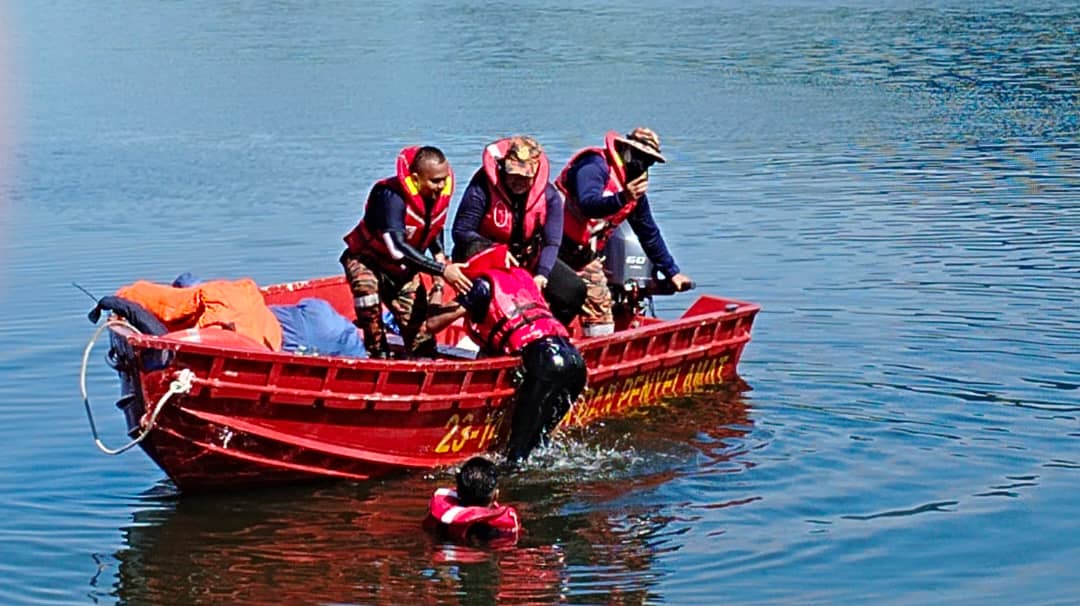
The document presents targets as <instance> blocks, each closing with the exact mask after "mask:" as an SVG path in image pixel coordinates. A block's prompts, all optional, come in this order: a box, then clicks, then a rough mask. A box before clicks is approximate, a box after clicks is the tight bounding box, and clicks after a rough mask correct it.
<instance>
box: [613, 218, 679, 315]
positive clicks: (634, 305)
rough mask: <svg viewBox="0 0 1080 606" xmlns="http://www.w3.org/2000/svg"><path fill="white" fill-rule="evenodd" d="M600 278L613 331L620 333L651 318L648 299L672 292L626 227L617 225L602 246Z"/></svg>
mask: <svg viewBox="0 0 1080 606" xmlns="http://www.w3.org/2000/svg"><path fill="white" fill-rule="evenodd" d="M601 254H603V255H604V257H605V258H604V275H605V276H607V282H608V288H610V289H611V298H612V302H613V304H614V305H613V311H614V315H615V328H616V330H621V329H623V328H626V327H627V326H629V325H631V324H632V323H633V320H634V318H635V317H641V316H644V315H645V313H646V310H647V311H648V313H649V314H650V315H653V316H655V315H656V312H655V310H654V309H653V302H652V296H653V295H654V294H671V293H674V292H675V290H674V289H673V288H672V287H671V285H670V283H668V282H667V281H666V280H661V279H660V277H659V276H658V275H657V272H656V269H655V268H654V267H653V264H652V261H650V260H649V256H648V255H646V254H645V250H644V249H643V248H642V247H641V242H639V241H638V237H637V234H635V233H634V230H633V229H631V228H630V225H629V224H628V223H625V222H624V223H620V224H619V226H618V227H617V228H615V231H614V233H612V234H611V237H610V238H609V239H608V241H607V245H606V246H604V252H603V253H601Z"/></svg>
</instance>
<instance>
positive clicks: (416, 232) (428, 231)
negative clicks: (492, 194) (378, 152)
mask: <svg viewBox="0 0 1080 606" xmlns="http://www.w3.org/2000/svg"><path fill="white" fill-rule="evenodd" d="M419 150H420V148H419V147H406V148H405V149H403V150H401V152H400V153H398V157H397V175H395V176H393V177H387V178H386V179H382V180H381V181H378V182H377V183H375V186H374V187H372V188H371V193H369V194H368V199H367V203H366V204H365V208H364V210H365V214H366V213H367V204H371V199H372V194H374V193H375V192H376V191H377V190H379V189H381V188H384V187H385V188H388V189H390V190H392V191H393V192H395V193H396V194H398V195H399V196H401V197H402V199H403V200H405V242H406V243H408V244H409V245H410V246H412V247H413V248H415V249H416V250H418V251H420V252H421V253H423V252H424V251H425V250H426V249H427V247H428V246H431V243H432V242H434V241H435V238H437V237H438V236H439V234H440V233H442V230H443V226H444V225H445V224H446V214H447V211H448V210H449V208H450V198H451V196H452V195H453V193H454V171H453V170H452V169H451V171H450V175H449V176H448V177H447V179H446V185H444V186H443V189H442V191H441V192H439V198H438V199H437V200H436V201H435V206H434V208H432V209H431V215H430V217H426V216H425V215H426V214H427V203H426V202H425V201H424V199H423V198H422V197H420V188H419V186H418V185H417V183H416V180H415V179H413V177H412V173H411V172H410V170H409V166H410V165H411V164H412V161H413V158H415V157H416V152H417V151H419ZM344 240H345V244H347V245H348V247H349V252H351V253H353V254H357V255H360V256H361V257H363V259H364V261H366V262H370V263H372V264H374V265H376V266H377V267H378V268H379V269H380V270H382V271H384V272H386V273H388V274H390V275H393V276H402V275H406V274H408V273H409V269H408V267H407V266H406V265H405V264H403V263H401V262H399V260H398V259H394V258H393V255H392V254H391V253H390V249H389V247H388V246H387V245H386V241H385V240H384V239H383V234H381V233H375V232H373V231H371V229H370V228H369V227H368V225H367V223H365V222H364V220H363V219H361V220H360V222H359V223H357V224H356V227H354V228H353V230H352V231H350V232H349V233H348V234H346V235H345V238H344Z"/></svg>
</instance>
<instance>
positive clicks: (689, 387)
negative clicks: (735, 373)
mask: <svg viewBox="0 0 1080 606" xmlns="http://www.w3.org/2000/svg"><path fill="white" fill-rule="evenodd" d="M727 360H728V357H727V356H723V357H720V358H716V359H706V360H697V361H695V362H692V363H690V364H689V365H687V366H684V367H681V368H680V367H673V368H660V369H657V370H652V371H649V372H647V373H642V374H639V375H633V376H629V377H623V378H621V379H617V380H615V381H612V382H610V383H607V384H606V385H603V386H602V387H600V388H599V389H596V390H595V391H592V392H590V393H589V394H588V395H587V396H586V398H585V399H584V400H583V401H582V402H581V403H580V404H578V405H577V406H575V407H574V409H573V410H572V412H571V413H570V421H569V422H570V423H575V424H584V423H586V422H588V421H590V420H592V419H594V418H597V417H602V416H606V415H609V414H611V413H612V412H618V411H621V410H623V409H624V408H627V407H629V406H632V405H635V404H638V403H645V402H652V401H654V400H659V399H661V398H666V397H670V396H674V395H678V394H683V393H689V392H692V391H695V390H697V389H698V388H700V387H702V386H704V385H712V384H716V383H721V382H723V377H724V364H726V363H727Z"/></svg>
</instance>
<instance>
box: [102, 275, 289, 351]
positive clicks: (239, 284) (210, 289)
mask: <svg viewBox="0 0 1080 606" xmlns="http://www.w3.org/2000/svg"><path fill="white" fill-rule="evenodd" d="M116 296H118V297H121V298H123V299H127V300H129V301H134V302H135V303H138V304H139V305H141V306H143V307H144V308H146V310H147V311H149V312H150V313H152V314H154V315H155V316H157V318H158V319H159V320H161V321H162V323H164V324H165V326H166V327H167V328H168V329H169V330H170V331H176V330H183V329H185V328H193V327H201V328H205V327H209V326H218V327H227V328H229V329H231V330H233V331H235V332H236V333H237V334H240V335H243V336H245V337H248V338H250V339H253V340H254V341H255V342H256V343H262V344H263V345H264V346H266V347H269V348H270V349H272V350H274V351H281V340H282V333H281V323H280V322H278V319H277V318H276V317H274V314H273V313H271V311H270V308H269V307H268V306H267V305H266V300H265V299H264V298H263V294H262V291H260V290H259V287H258V285H256V284H255V281H254V280H252V279H251V278H243V279H240V280H210V281H208V282H202V283H201V284H198V285H196V286H188V287H186V288H176V287H173V286H169V285H167V284H155V283H153V282H147V281H145V280H139V281H138V282H135V283H134V284H129V285H127V286H123V287H121V288H120V290H118V291H116Z"/></svg>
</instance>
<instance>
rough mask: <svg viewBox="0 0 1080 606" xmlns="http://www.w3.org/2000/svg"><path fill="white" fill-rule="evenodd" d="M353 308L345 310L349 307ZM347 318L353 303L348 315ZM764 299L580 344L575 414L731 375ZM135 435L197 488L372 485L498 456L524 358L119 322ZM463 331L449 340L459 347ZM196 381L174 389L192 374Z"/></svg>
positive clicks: (338, 298) (125, 396) (708, 306)
mask: <svg viewBox="0 0 1080 606" xmlns="http://www.w3.org/2000/svg"><path fill="white" fill-rule="evenodd" d="M266 296H267V301H268V302H269V303H289V302H292V301H295V300H299V299H300V298H302V297H306V296H319V297H321V298H324V299H326V300H328V301H330V302H331V303H332V304H334V305H335V306H336V307H339V308H340V307H345V306H347V305H349V304H350V303H351V300H350V299H349V298H348V289H347V288H346V287H345V286H344V284H343V282H341V281H340V280H339V279H333V278H330V279H323V280H315V281H310V282H300V283H292V284H288V285H280V286H276V287H270V288H269V289H267V290H266ZM346 309H347V308H346ZM341 311H343V313H344V310H341ZM757 311H758V307H757V306H756V305H753V304H749V303H743V302H739V301H732V300H728V299H721V298H718V297H712V296H702V297H700V298H699V299H698V300H697V301H696V302H695V303H694V304H693V305H692V306H691V307H690V309H688V310H687V312H686V313H685V314H684V315H683V316H682V318H679V319H677V320H671V321H660V320H656V319H644V320H643V321H642V324H643V325H642V326H639V327H636V328H630V329H627V330H623V331H621V332H618V333H616V334H614V335H610V336H606V337H598V338H592V339H578V340H576V344H577V345H578V347H579V349H580V350H581V352H582V355H583V356H584V358H585V360H586V364H587V366H588V368H589V379H588V386H587V388H586V391H585V393H584V394H583V396H582V397H581V398H580V399H579V401H578V402H577V403H576V404H575V405H574V407H573V408H572V410H571V412H570V413H569V414H568V415H567V417H566V419H564V421H563V425H571V426H573V425H578V426H580V425H587V424H589V423H591V422H593V421H595V420H597V419H601V418H604V417H609V416H613V415H619V414H621V413H623V412H625V411H626V410H628V409H631V408H634V407H637V406H641V405H643V404H648V403H651V402H656V401H658V400H661V399H663V398H668V397H673V396H679V395H685V394H689V393H693V392H694V391H696V390H698V389H700V388H702V387H704V386H707V385H716V384H720V383H725V382H730V381H732V380H734V379H735V378H736V376H737V364H738V362H739V358H740V356H741V355H742V351H743V348H744V347H745V345H746V343H747V342H748V341H749V339H750V329H751V326H752V323H753V320H754V317H755V315H756V313H757ZM112 330H113V337H112V340H113V348H114V349H115V350H117V351H118V353H119V356H120V357H121V358H122V359H124V360H127V361H128V363H126V364H122V365H121V366H120V368H119V369H118V370H119V371H120V374H121V379H122V381H121V383H122V386H123V387H122V391H123V393H122V397H121V400H120V401H119V402H118V406H120V407H121V409H123V410H124V413H125V417H126V419H127V423H128V429H129V433H130V435H132V436H135V435H137V434H139V433H140V432H142V431H143V430H144V428H145V427H147V425H148V423H149V419H150V417H151V416H152V414H151V413H152V412H153V410H154V409H156V408H158V406H159V405H160V411H159V413H158V416H157V418H156V420H155V422H154V424H153V426H152V427H151V428H150V430H149V433H148V435H147V437H146V438H145V439H144V440H143V441H142V442H141V443H140V446H141V447H142V448H143V450H144V451H145V452H146V453H147V454H148V455H149V456H150V457H151V458H152V459H153V460H154V461H155V462H156V463H157V464H158V466H160V467H161V468H162V469H163V470H164V471H165V473H167V474H168V475H169V477H170V478H171V479H172V480H173V482H174V483H175V484H176V485H177V487H178V488H179V489H180V490H182V491H185V492H193V491H206V490H218V489H227V488H235V487H239V486H254V485H267V484H278V483H289V482H298V481H308V480H316V479H348V480H365V479H369V478H374V477H378V476H383V475H386V474H388V473H392V472H394V471H399V470H407V469H421V468H431V467H438V466H443V465H450V464H454V463H457V462H460V461H462V460H464V459H466V458H468V457H470V456H473V455H476V454H483V453H492V452H500V451H501V450H502V449H504V448H505V446H506V442H507V440H508V438H509V429H510V428H509V425H510V423H509V419H510V417H511V416H512V411H513V406H514V399H513V394H514V386H515V384H516V381H517V376H518V360H517V359H516V358H513V357H496V358H483V359H477V360H465V359H450V358H443V359H435V360H423V361H412V360H408V361H384V360H363V359H350V358H333V357H315V356H302V355H292V354H286V353H277V352H262V351H250V350H232V349H223V348H219V347H214V346H211V345H206V344H199V343H180V342H175V341H168V340H165V339H161V338H158V337H150V336H146V335H141V334H137V333H135V332H134V331H132V330H128V329H125V328H124V327H120V326H118V327H114V328H112ZM458 336H459V335H456V334H453V331H451V332H450V333H449V334H447V335H445V336H444V339H445V340H447V341H448V342H450V343H452V342H454V341H455V340H456V339H457V337H458ZM183 369H187V370H189V371H190V372H191V375H190V376H192V377H194V379H193V380H192V382H191V385H190V390H189V391H187V392H186V393H179V394H173V395H170V387H175V385H174V382H175V381H176V380H177V377H178V374H179V372H180V371H181V370H183Z"/></svg>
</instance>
